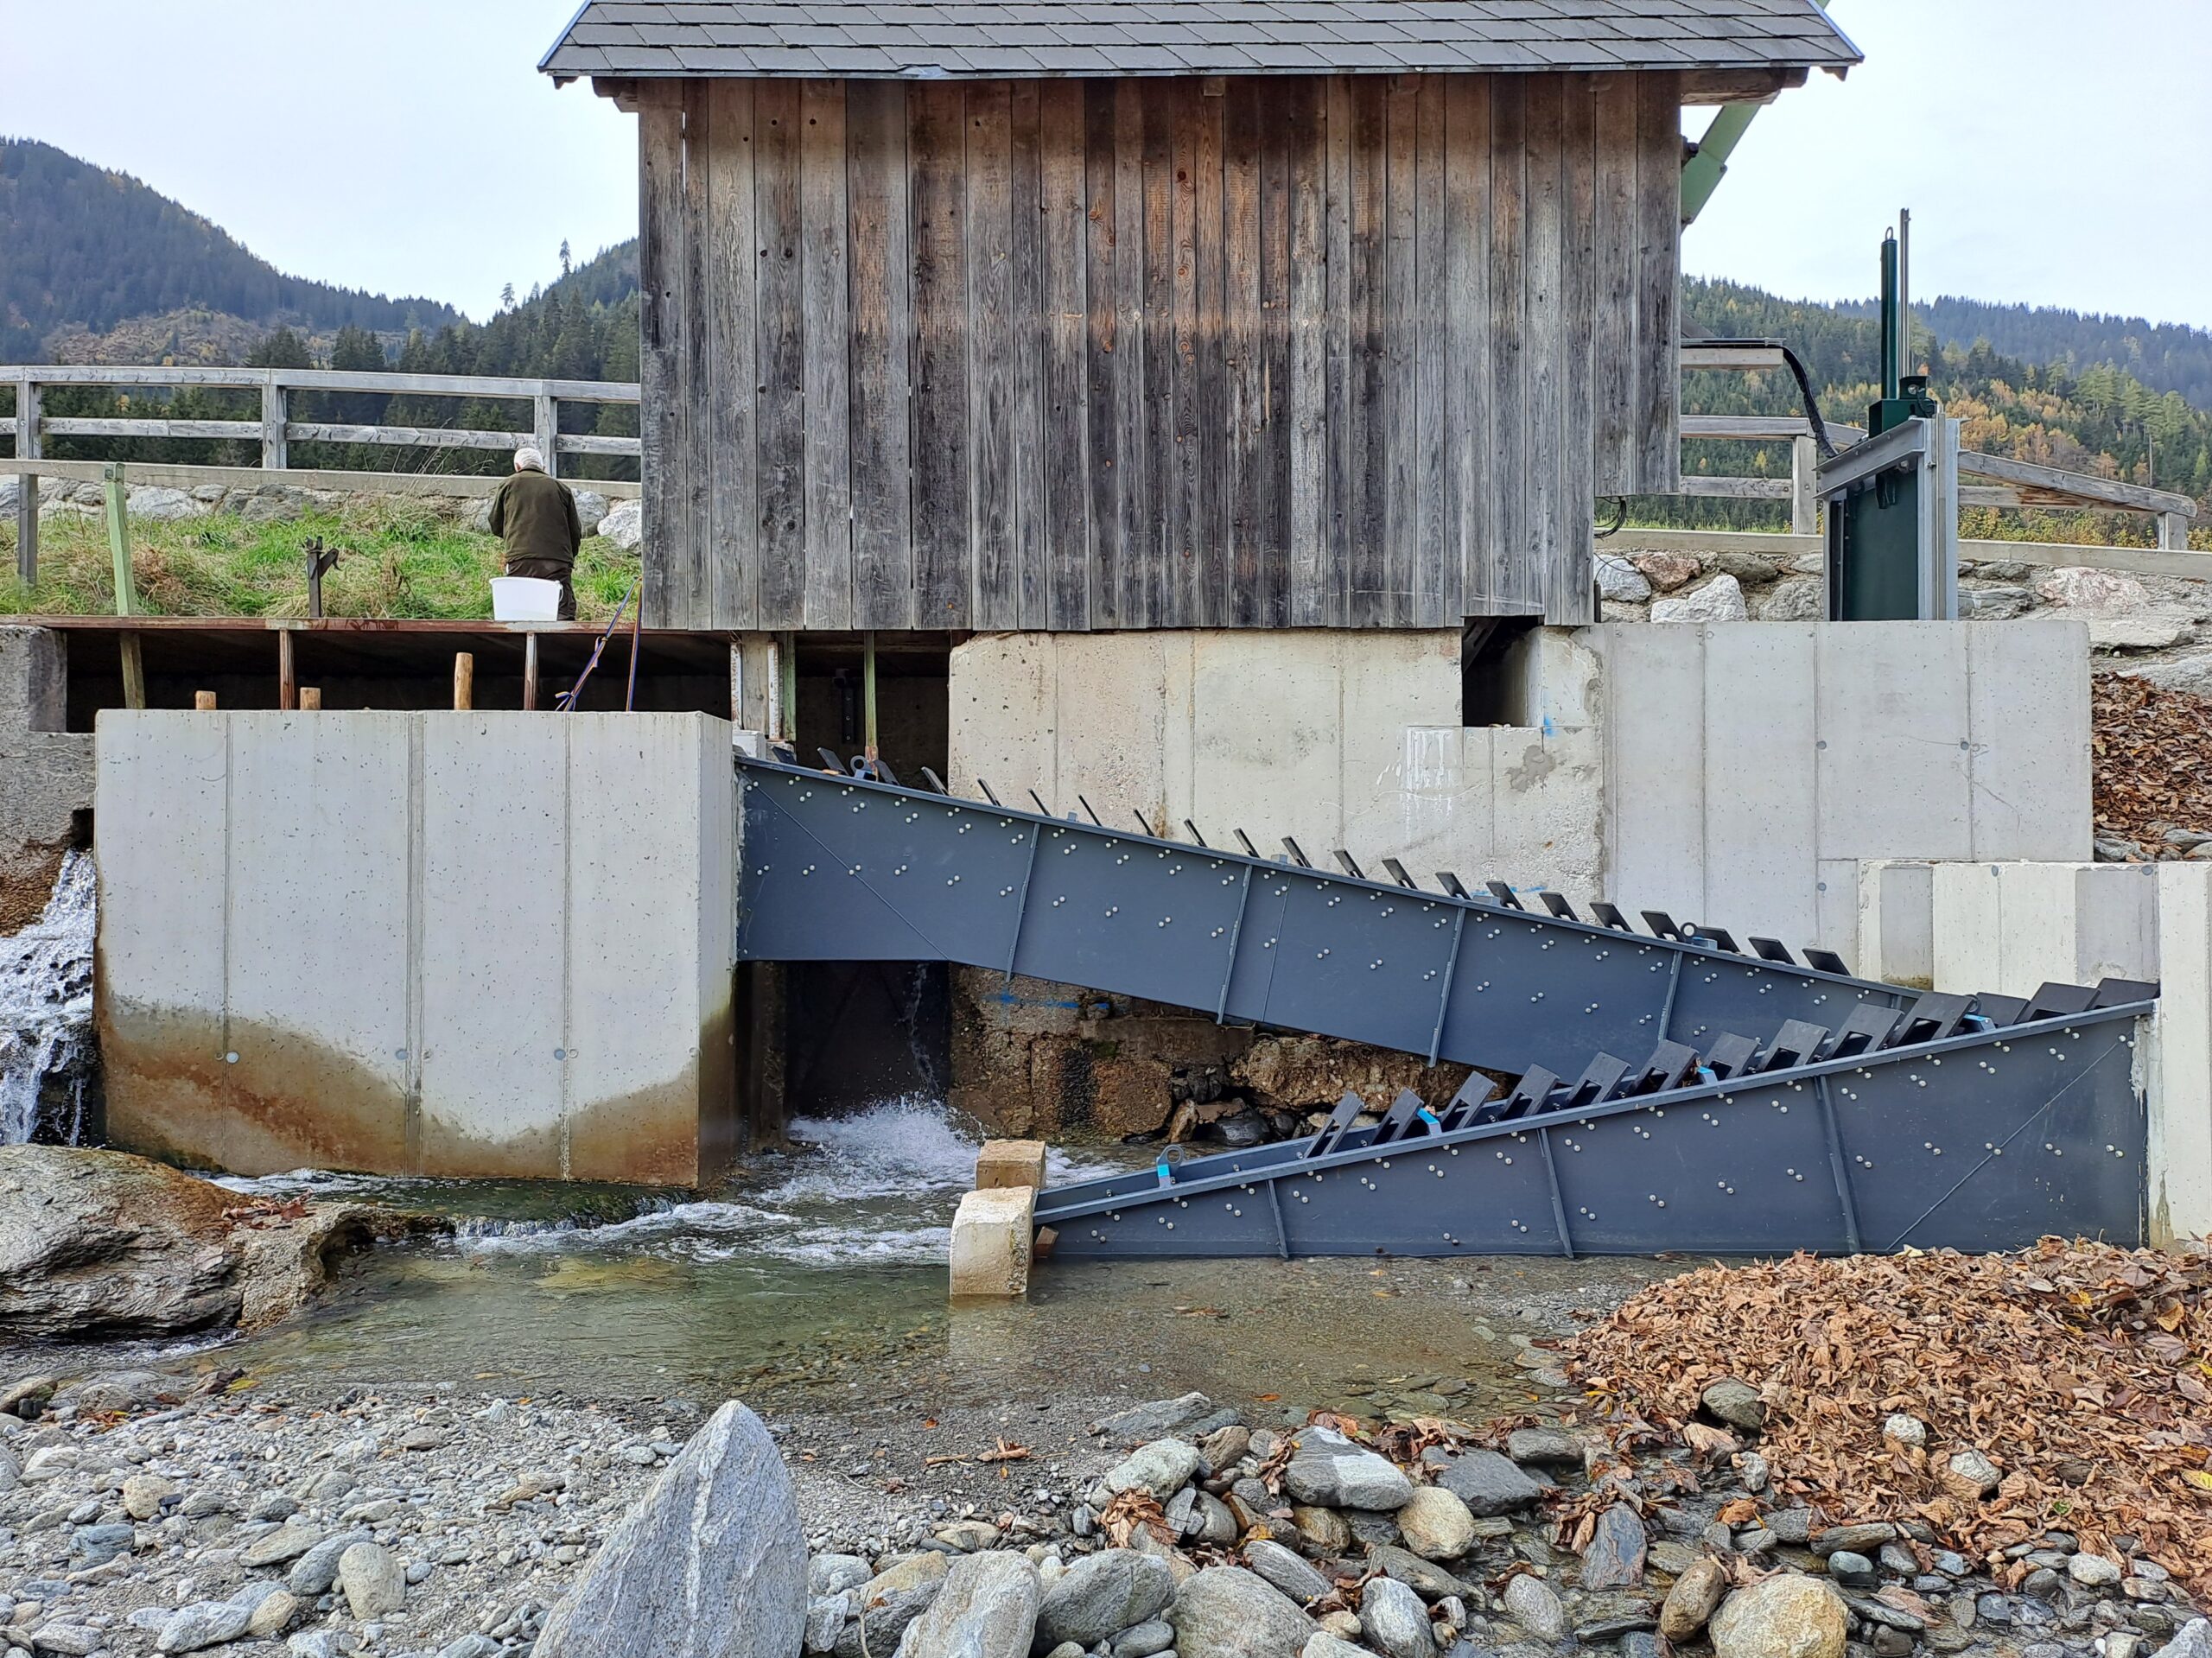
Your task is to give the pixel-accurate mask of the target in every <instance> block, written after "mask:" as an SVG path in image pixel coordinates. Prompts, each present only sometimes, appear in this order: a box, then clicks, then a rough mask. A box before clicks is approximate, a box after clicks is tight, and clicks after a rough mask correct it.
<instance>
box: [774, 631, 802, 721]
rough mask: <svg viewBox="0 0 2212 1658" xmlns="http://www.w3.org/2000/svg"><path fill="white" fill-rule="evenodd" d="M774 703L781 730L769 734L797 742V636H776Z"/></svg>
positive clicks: (793, 634) (782, 634) (780, 634)
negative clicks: (775, 703)
mask: <svg viewBox="0 0 2212 1658" xmlns="http://www.w3.org/2000/svg"><path fill="white" fill-rule="evenodd" d="M776 702H777V708H778V711H779V719H780V721H781V724H782V727H783V728H782V729H781V730H779V731H774V732H771V733H770V735H771V736H775V737H781V738H782V739H783V740H785V742H797V741H798V634H796V633H779V634H777V635H776Z"/></svg>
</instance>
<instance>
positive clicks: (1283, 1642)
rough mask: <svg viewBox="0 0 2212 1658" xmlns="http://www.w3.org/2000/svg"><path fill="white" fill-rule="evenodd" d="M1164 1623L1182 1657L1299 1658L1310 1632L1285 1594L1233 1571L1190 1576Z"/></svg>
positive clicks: (1232, 1568) (1307, 1619) (1215, 1570)
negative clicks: (1172, 1629) (1171, 1629)
mask: <svg viewBox="0 0 2212 1658" xmlns="http://www.w3.org/2000/svg"><path fill="white" fill-rule="evenodd" d="M1167 1621H1168V1622H1169V1623H1172V1624H1173V1625H1174V1626H1175V1650H1176V1651H1177V1652H1178V1653H1179V1654H1180V1655H1182V1658H1298V1655H1299V1654H1300V1652H1301V1651H1303V1650H1304V1649H1305V1646H1306V1642H1308V1641H1310V1640H1312V1639H1313V1631H1314V1624H1313V1619H1312V1618H1310V1617H1306V1614H1305V1613H1303V1612H1301V1611H1300V1610H1298V1607H1297V1605H1296V1604H1294V1602H1293V1601H1292V1600H1291V1599H1290V1598H1289V1597H1288V1596H1287V1595H1285V1594H1284V1593H1283V1592H1282V1591H1281V1590H1278V1589H1274V1588H1270V1587H1269V1586H1268V1585H1267V1584H1265V1583H1262V1581H1261V1580H1260V1579H1258V1578H1255V1577H1254V1576H1253V1575H1252V1574H1251V1573H1250V1572H1247V1571H1245V1570H1244V1569H1243V1567H1242V1566H1208V1567H1206V1569H1205V1571H1203V1572H1197V1573H1195V1574H1193V1575H1192V1578H1191V1579H1190V1580H1189V1581H1188V1582H1186V1583H1185V1584H1184V1585H1183V1586H1182V1587H1181V1588H1180V1589H1179V1590H1177V1591H1175V1602H1174V1604H1173V1606H1171V1607H1170V1608H1169V1609H1168V1612H1167Z"/></svg>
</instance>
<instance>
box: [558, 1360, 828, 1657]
mask: <svg viewBox="0 0 2212 1658" xmlns="http://www.w3.org/2000/svg"><path fill="white" fill-rule="evenodd" d="M805 1632H806V1538H805V1535H804V1533H803V1532H802V1531H801V1530H800V1528H799V1518H798V1495H797V1494H796V1493H795V1492H794V1491H793V1490H792V1489H791V1475H790V1474H789V1473H788V1472H786V1471H785V1468H784V1459H783V1457H782V1455H781V1453H779V1452H778V1451H777V1449H776V1442H775V1441H774V1440H773V1439H770V1438H769V1437H768V1430H767V1429H766V1428H765V1427H763V1426H761V1424H760V1418H759V1417H757V1416H755V1415H754V1414H753V1413H752V1412H751V1411H749V1410H747V1409H746V1407H744V1406H743V1405H741V1404H740V1403H739V1402H738V1401H735V1400H734V1399H733V1400H731V1401H729V1402H728V1403H727V1404H725V1405H724V1406H723V1407H721V1409H720V1410H718V1411H716V1412H715V1413H714V1415H713V1416H712V1417H710V1418H709V1420H708V1422H707V1425H706V1426H704V1427H702V1428H701V1429H700V1430H699V1431H698V1432H697V1433H696V1434H694V1435H693V1436H692V1439H691V1443H690V1444H689V1445H686V1446H684V1448H683V1453H682V1454H681V1455H680V1456H678V1457H677V1458H676V1460H675V1461H673V1462H671V1464H669V1465H668V1470H667V1471H666V1472H665V1473H664V1474H663V1475H662V1476H661V1477H660V1479H659V1481H658V1483H656V1484H655V1485H654V1487H653V1489H652V1490H651V1491H649V1492H647V1493H646V1495H645V1498H644V1499H643V1500H642V1501H641V1502H639V1503H638V1504H637V1506H636V1507H635V1508H633V1509H631V1510H630V1512H629V1513H628V1514H627V1515H624V1516H623V1518H622V1521H621V1522H620V1524H619V1525H617V1526H616V1527H615V1528H614V1530H613V1532H612V1533H611V1534H609V1535H608V1537H607V1542H606V1545H605V1546H604V1547H601V1550H600V1551H599V1553H598V1555H597V1557H596V1558H594V1560H593V1561H592V1563H591V1565H590V1566H589V1567H588V1569H587V1570H586V1571H585V1572H584V1575H583V1576H582V1578H580V1579H577V1581H576V1582H575V1585H573V1586H572V1587H571V1588H570V1589H569V1592H568V1593H567V1594H565V1595H563V1597H562V1598H561V1599H560V1601H559V1603H558V1604H556V1605H555V1607H554V1608H553V1610H552V1611H551V1612H550V1614H549V1615H548V1616H547V1617H546V1620H545V1628H544V1629H543V1632H542V1633H541V1634H540V1635H539V1636H538V1639H537V1648H536V1658H602V1655H605V1654H607V1653H614V1652H639V1653H644V1652H650V1653H652V1654H654V1655H656V1658H791V1655H793V1654H795V1653H797V1652H798V1649H799V1643H800V1642H801V1641H802V1640H803V1639H804V1636H805Z"/></svg>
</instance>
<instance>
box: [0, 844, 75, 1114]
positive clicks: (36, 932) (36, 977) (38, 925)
mask: <svg viewBox="0 0 2212 1658" xmlns="http://www.w3.org/2000/svg"><path fill="white" fill-rule="evenodd" d="M96 885H97V883H96V881H95V880H94V876H93V870H92V857H91V854H88V853H85V852H71V853H69V854H67V855H66V856H65V857H64V858H63V859H62V863H61V873H60V876H59V877H58V878H57V879H56V880H55V881H54V896H53V897H52V898H50V899H48V900H47V904H46V909H45V911H44V912H43V913H42V914H41V915H40V917H39V918H38V919H37V920H36V921H35V922H33V923H32V924H30V925H29V926H28V927H26V928H24V929H23V930H22V931H21V932H19V933H16V934H14V935H13V936H11V937H5V938H0V1146H20V1145H22V1144H23V1143H24V1142H25V1141H27V1140H30V1139H32V1138H33V1136H34V1134H37V1137H39V1138H41V1139H45V1140H62V1141H65V1142H67V1144H70V1145H75V1144H76V1143H77V1141H78V1140H79V1137H80V1136H81V1134H82V1133H83V1130H84V1124H85V1104H86V1098H85V1096H86V1084H87V1082H88V1080H89V1076H90V1072H91V1070H92V931H93V919H94V908H93V905H94V892H95V887H96Z"/></svg>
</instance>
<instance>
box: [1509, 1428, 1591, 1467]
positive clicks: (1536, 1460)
mask: <svg viewBox="0 0 2212 1658" xmlns="http://www.w3.org/2000/svg"><path fill="white" fill-rule="evenodd" d="M1505 1454H1506V1455H1507V1456H1508V1457H1510V1458H1512V1459H1513V1460H1514V1461H1515V1462H1518V1463H1529V1464H1534V1465H1535V1466H1538V1467H1546V1468H1580V1467H1581V1466H1582V1441H1581V1440H1580V1439H1578V1438H1577V1437H1576V1436H1575V1435H1573V1434H1572V1433H1567V1432H1562V1431H1560V1429H1558V1428H1555V1427H1517V1428H1515V1429H1514V1430H1513V1432H1510V1433H1509V1434H1507V1435H1506V1436H1505Z"/></svg>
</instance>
